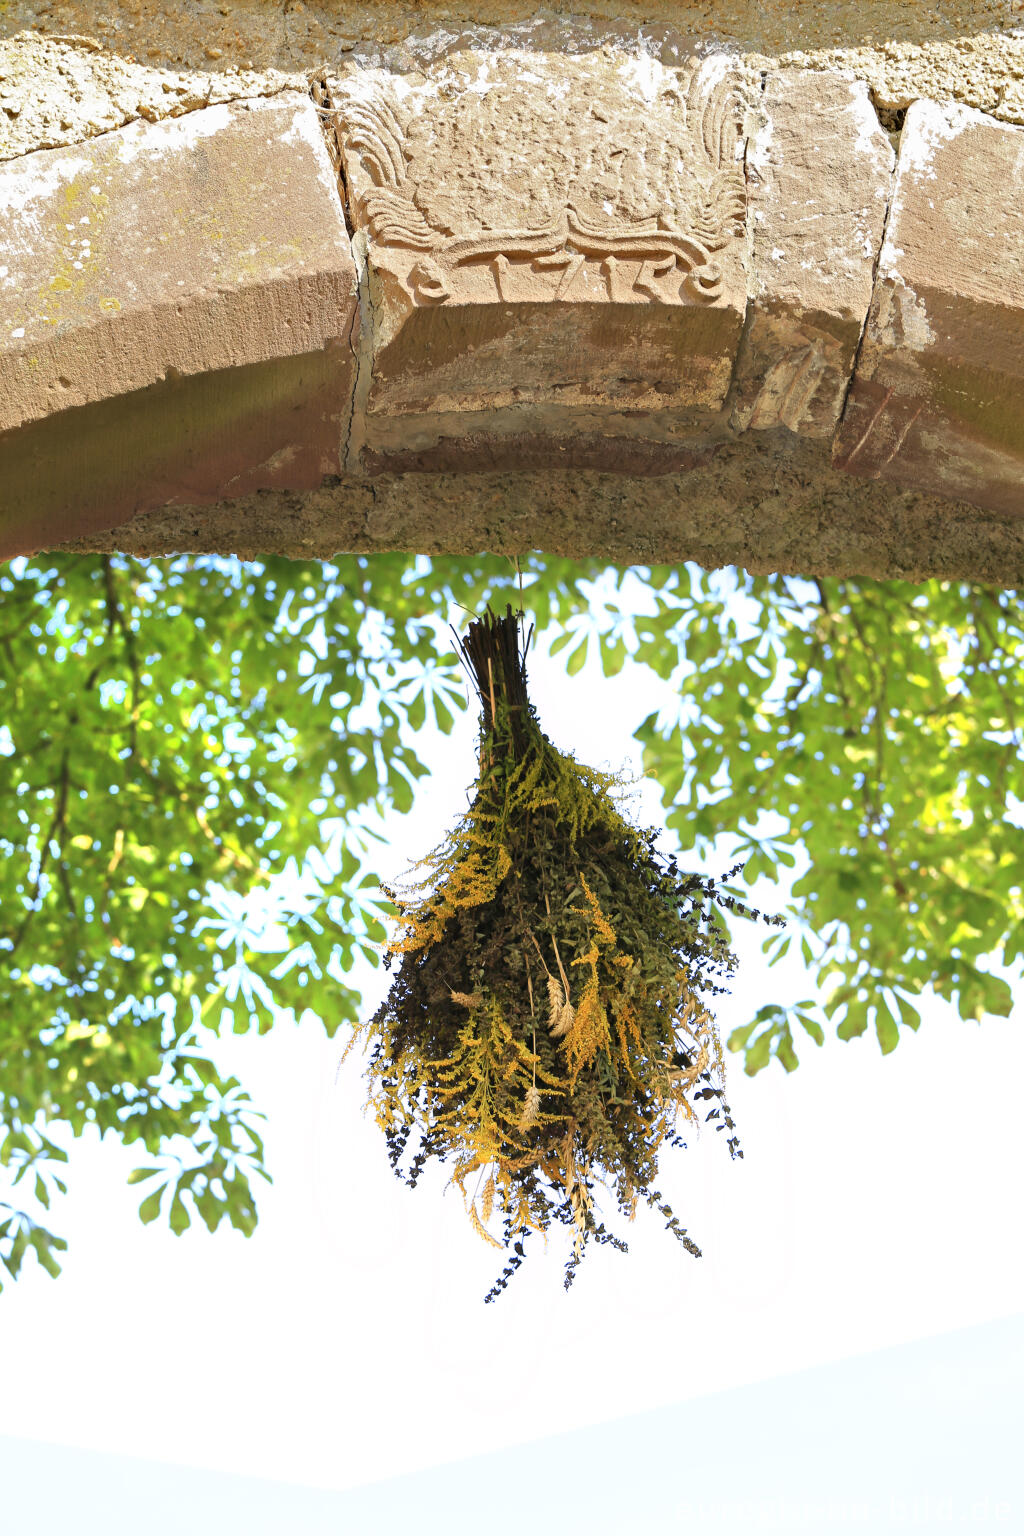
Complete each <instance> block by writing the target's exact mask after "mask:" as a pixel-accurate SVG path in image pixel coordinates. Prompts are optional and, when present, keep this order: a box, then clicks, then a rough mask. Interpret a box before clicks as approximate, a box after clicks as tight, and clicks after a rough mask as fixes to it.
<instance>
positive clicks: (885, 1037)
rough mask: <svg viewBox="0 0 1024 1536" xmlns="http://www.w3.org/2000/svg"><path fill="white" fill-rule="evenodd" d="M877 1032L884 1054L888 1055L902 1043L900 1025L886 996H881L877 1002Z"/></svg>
mask: <svg viewBox="0 0 1024 1536" xmlns="http://www.w3.org/2000/svg"><path fill="white" fill-rule="evenodd" d="M875 1034H876V1035H877V1036H878V1043H879V1045H880V1046H881V1047H882V1055H883V1056H888V1054H889V1052H890V1051H894V1050H895V1049H896V1047H897V1046H898V1045H899V1043H900V1031H899V1025H898V1024H897V1023H896V1020H895V1019H894V1018H893V1015H892V1010H891V1009H890V1007H889V1005H888V1003H887V1002H886V1000H885V998H884V997H879V998H878V1000H877V1002H876V1003H875Z"/></svg>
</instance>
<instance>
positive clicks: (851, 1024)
mask: <svg viewBox="0 0 1024 1536" xmlns="http://www.w3.org/2000/svg"><path fill="white" fill-rule="evenodd" d="M867 1027H868V1005H867V1003H866V1002H865V1001H863V1000H862V999H861V998H858V997H855V998H852V999H851V1000H850V1002H849V1003H848V1004H847V1008H846V1016H845V1018H844V1019H843V1022H842V1023H841V1024H840V1025H839V1028H838V1029H837V1030H836V1034H837V1035H838V1036H839V1038H840V1040H854V1039H856V1037H857V1036H858V1035H862V1034H863V1033H864V1031H865V1030H866V1029H867Z"/></svg>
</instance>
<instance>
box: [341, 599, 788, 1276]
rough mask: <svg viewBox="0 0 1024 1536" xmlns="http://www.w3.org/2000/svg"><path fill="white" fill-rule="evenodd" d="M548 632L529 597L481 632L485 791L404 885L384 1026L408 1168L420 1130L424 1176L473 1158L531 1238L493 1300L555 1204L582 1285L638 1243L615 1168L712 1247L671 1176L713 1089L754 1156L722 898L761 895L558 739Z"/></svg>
mask: <svg viewBox="0 0 1024 1536" xmlns="http://www.w3.org/2000/svg"><path fill="white" fill-rule="evenodd" d="M527 644H528V642H524V641H523V637H522V629H521V625H520V622H519V620H518V618H517V616H515V615H514V614H513V613H512V610H511V608H509V609H508V610H507V612H506V614H505V616H504V617H500V618H499V617H495V615H494V614H492V613H491V612H490V611H488V612H487V614H486V615H485V616H484V617H483V618H481V619H478V620H476V621H475V622H474V623H472V624H471V625H470V626H469V628H468V631H467V634H466V637H465V639H464V640H461V641H459V645H460V648H461V651H462V654H463V659H464V660H465V662H466V664H467V666H468V668H469V670H470V672H471V675H472V676H473V679H474V681H475V684H476V687H477V691H478V693H479V696H480V704H481V710H482V720H481V742H480V772H479V779H478V783H477V786H476V794H475V797H474V799H473V801H472V804H471V806H470V808H469V810H468V811H467V812H466V814H465V816H464V817H463V818H462V820H461V821H460V822H459V824H458V825H457V826H456V827H455V829H454V830H453V831H452V832H451V833H450V834H449V835H448V837H447V838H446V839H445V840H444V842H442V843H441V844H440V846H439V847H438V848H436V849H435V850H434V851H433V853H432V854H430V855H429V856H428V857H427V859H425V860H424V861H423V862H422V864H421V865H419V866H417V868H416V870H415V871H414V875H415V883H414V884H412V885H410V886H408V887H407V888H406V889H404V890H403V891H402V892H395V891H392V890H388V891H387V894H388V896H389V897H390V899H391V900H392V901H393V902H394V903H395V905H396V907H397V910H398V914H399V925H398V931H397V932H396V935H395V937H394V938H393V939H392V941H391V944H390V948H389V951H388V953H387V955H386V956H385V964H386V965H389V966H390V965H391V963H392V961H393V960H395V959H397V960H398V968H397V973H396V975H395V977H394V981H393V984H392V987H391V990H390V992H389V994H388V997H387V999H386V1000H385V1002H384V1003H383V1004H382V1006H381V1008H380V1009H379V1010H378V1012H377V1014H376V1015H375V1016H374V1018H373V1019H372V1020H371V1021H370V1023H369V1024H368V1025H367V1026H365V1029H366V1031H367V1033H368V1035H369V1038H370V1041H371V1043H372V1050H371V1054H370V1065H369V1071H368V1076H369V1081H370V1096H369V1102H370V1104H371V1105H372V1106H373V1108H374V1109H375V1111H376V1115H377V1120H378V1123H379V1124H380V1126H381V1128H382V1129H383V1131H384V1133H385V1136H386V1138H387V1142H388V1149H389V1156H390V1160H391V1164H392V1167H393V1168H395V1170H396V1172H399V1173H400V1170H401V1164H402V1160H403V1157H404V1156H405V1154H406V1152H407V1151H409V1150H412V1149H410V1148H409V1141H410V1138H411V1137H413V1135H414V1133H415V1137H416V1140H415V1141H414V1148H415V1155H414V1156H413V1158H412V1162H411V1166H410V1168H409V1172H408V1175H407V1177H408V1182H409V1183H410V1184H412V1185H415V1183H416V1181H417V1178H418V1176H419V1174H420V1172H421V1170H422V1169H423V1167H424V1166H425V1165H426V1163H427V1162H428V1160H430V1159H432V1158H436V1159H439V1160H441V1161H445V1162H449V1163H451V1165H452V1168H453V1172H452V1181H453V1182H454V1183H455V1184H456V1185H457V1186H458V1188H459V1189H460V1190H461V1192H462V1194H463V1197H464V1199H465V1200H466V1204H467V1210H468V1212H469V1216H470V1219H471V1221H472V1222H473V1224H474V1226H475V1227H476V1228H477V1230H478V1231H479V1232H480V1233H481V1235H482V1236H484V1237H485V1238H486V1239H487V1240H488V1241H489V1242H492V1243H494V1244H495V1246H497V1247H503V1248H504V1249H506V1250H507V1251H508V1253H509V1257H508V1263H507V1264H506V1267H505V1269H504V1271H503V1273H502V1275H501V1277H500V1278H499V1279H498V1281H497V1282H496V1283H495V1285H494V1287H493V1288H492V1290H491V1291H490V1292H489V1294H488V1297H487V1300H492V1299H493V1298H494V1297H495V1296H497V1295H498V1294H499V1293H500V1291H501V1290H503V1289H504V1287H505V1285H506V1284H507V1283H508V1280H509V1278H510V1277H511V1275H512V1274H513V1273H514V1272H515V1270H516V1269H517V1268H518V1267H519V1264H520V1263H521V1262H522V1259H523V1257H524V1251H525V1250H524V1243H525V1241H526V1240H527V1239H528V1238H529V1237H530V1235H531V1234H532V1233H534V1232H537V1231H539V1232H542V1233H546V1232H547V1230H548V1228H549V1227H550V1225H551V1223H552V1221H559V1222H562V1223H564V1224H565V1225H566V1226H567V1227H569V1228H570V1229H571V1233H572V1237H573V1244H572V1251H571V1254H570V1256H569V1259H568V1262H567V1265H566V1275H565V1283H566V1286H568V1285H570V1284H571V1283H572V1280H573V1277H574V1274H575V1270H576V1266H577V1265H578V1263H579V1260H580V1258H581V1256H582V1254H583V1252H584V1250H585V1248H586V1245H587V1243H588V1241H590V1240H591V1239H593V1240H594V1241H595V1242H597V1243H612V1244H613V1245H614V1246H615V1247H617V1248H620V1249H622V1250H623V1251H624V1250H625V1248H626V1244H625V1243H624V1242H623V1241H622V1240H621V1239H620V1238H618V1237H615V1236H613V1235H612V1234H611V1233H610V1232H609V1231H608V1230H607V1229H606V1227H605V1226H604V1224H603V1222H600V1221H599V1220H598V1217H597V1216H596V1215H595V1211H594V1201H593V1191H594V1184H595V1181H596V1180H600V1181H601V1182H603V1183H604V1184H606V1185H607V1186H608V1187H609V1188H610V1189H611V1190H612V1191H613V1192H614V1195H615V1199H616V1203H617V1206H618V1209H619V1210H620V1212H622V1213H623V1214H624V1215H625V1216H627V1217H628V1218H630V1219H631V1218H632V1217H633V1215H634V1213H635V1210H636V1206H637V1201H638V1198H639V1197H641V1196H642V1197H643V1198H644V1199H645V1200H646V1201H647V1202H648V1203H649V1204H650V1205H652V1206H654V1207H655V1208H656V1209H658V1210H659V1211H660V1212H661V1213H662V1215H663V1216H664V1217H665V1218H666V1223H667V1225H668V1226H669V1228H670V1229H671V1230H672V1231H673V1232H674V1233H675V1235H676V1236H677V1238H678V1239H679V1240H680V1241H681V1242H682V1243H683V1245H684V1246H685V1247H686V1248H687V1249H688V1250H689V1252H691V1253H693V1254H695V1255H698V1256H699V1252H700V1250H699V1249H698V1248H697V1246H696V1245H695V1244H694V1243H693V1242H692V1240H691V1239H690V1238H689V1237H688V1236H687V1234H686V1232H685V1230H684V1229H683V1228H682V1227H680V1225H679V1223H678V1222H677V1221H676V1218H675V1216H674V1215H673V1213H672V1211H671V1209H670V1207H669V1206H668V1205H667V1204H666V1203H665V1202H664V1201H663V1200H662V1198H661V1195H660V1193H659V1192H658V1190H657V1189H655V1188H654V1187H653V1186H654V1184H655V1181H656V1177H657V1166H658V1163H657V1160H658V1153H659V1151H660V1149H661V1147H662V1145H663V1144H664V1143H665V1142H666V1141H668V1142H670V1143H672V1144H680V1145H681V1144H682V1143H680V1142H679V1138H678V1135H677V1134H676V1132H677V1127H678V1123H679V1119H680V1117H682V1119H683V1120H684V1121H690V1122H692V1121H695V1120H696V1118H697V1114H698V1111H697V1108H696V1101H698V1100H703V1101H705V1104H706V1105H707V1106H708V1107H707V1108H706V1109H705V1111H704V1118H705V1119H711V1120H714V1121H717V1126H718V1129H720V1130H721V1129H725V1130H726V1132H727V1142H728V1146H729V1150H730V1152H731V1154H732V1155H733V1156H742V1153H741V1152H740V1151H739V1144H738V1141H737V1139H736V1136H735V1129H734V1125H733V1121H732V1117H731V1115H730V1113H729V1108H728V1105H727V1104H726V1103H725V1100H724V1096H723V1093H724V1090H723V1081H722V1052H721V1046H720V1042H719V1038H718V1033H717V1030H716V1028H715V1023H714V1020H713V1018H712V1016H711V1014H710V1012H709V1011H708V1007H707V1005H706V1002H705V999H706V998H708V997H710V996H713V995H714V994H715V993H717V992H720V991H722V990H723V986H722V982H723V979H724V978H725V977H727V976H728V975H729V974H730V973H731V971H732V969H733V967H734V963H735V962H734V957H733V956H732V954H731V953H730V951H729V949H728V946H727V942H726V930H725V925H724V922H723V921H722V918H721V910H720V909H721V908H723V907H726V908H729V909H732V910H739V911H741V912H743V913H744V915H748V916H759V915H760V914H757V913H754V912H752V911H750V910H749V909H746V908H742V907H740V905H739V903H738V902H736V901H735V899H734V898H731V897H729V896H727V895H725V894H723V893H722V892H721V891H720V890H719V889H718V887H717V886H716V884H715V882H714V881H711V880H706V879H703V878H701V877H697V876H694V875H686V874H684V873H682V872H681V871H680V870H679V868H678V866H677V864H676V861H675V859H674V858H672V857H669V856H664V855H662V854H660V853H659V852H658V851H657V849H656V846H655V842H656V834H655V833H654V832H651V831H640V830H638V829H637V828H635V827H634V826H632V825H631V824H630V823H629V822H628V821H627V820H626V819H625V818H624V817H623V816H622V814H621V813H620V811H619V810H618V808H617V806H616V804H615V800H614V798H613V794H614V791H615V790H616V789H617V788H618V787H619V780H617V779H616V778H615V776H614V775H611V774H604V773H601V772H598V771H597V770H595V769H592V768H585V767H583V766H581V765H580V764H578V763H576V762H575V760H574V759H573V758H572V757H569V756H566V755H565V754H563V753H561V752H559V751H557V750H556V748H555V747H554V746H553V745H552V744H551V742H550V741H549V740H548V739H547V737H546V736H545V735H544V734H543V732H542V731H541V729H540V725H539V723H538V720H537V716H536V713H535V711H534V709H533V706H532V705H531V703H530V701H529V698H528V696H527V691H526V648H527ZM470 1178H475V1188H474V1190H473V1193H472V1194H470V1193H469V1192H468V1191H467V1181H468V1180H469V1179H470ZM495 1212H497V1213H500V1216H501V1219H502V1237H501V1239H500V1240H499V1239H498V1238H496V1237H495V1236H494V1235H493V1234H492V1233H491V1232H490V1231H489V1230H488V1223H489V1222H490V1221H491V1219H492V1216H493V1215H494V1213H495Z"/></svg>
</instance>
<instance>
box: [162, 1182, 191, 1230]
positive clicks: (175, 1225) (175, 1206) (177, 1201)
mask: <svg viewBox="0 0 1024 1536" xmlns="http://www.w3.org/2000/svg"><path fill="white" fill-rule="evenodd" d="M168 1220H169V1222H170V1227H171V1231H172V1232H173V1233H174V1235H175V1237H180V1236H181V1234H182V1233H183V1232H184V1231H186V1230H187V1228H188V1227H189V1226H191V1224H192V1218H191V1217H190V1216H189V1214H188V1211H187V1210H186V1209H185V1202H184V1201H183V1200H182V1198H181V1194H180V1191H179V1190H175V1192H174V1198H173V1200H172V1201H171V1209H170V1211H169V1213H168Z"/></svg>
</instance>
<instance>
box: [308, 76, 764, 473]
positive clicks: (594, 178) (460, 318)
mask: <svg viewBox="0 0 1024 1536" xmlns="http://www.w3.org/2000/svg"><path fill="white" fill-rule="evenodd" d="M335 93H336V94H335V105H336V107H337V110H338V124H339V138H340V142H341V146H342V155H343V162H344V167H345V174H346V179H347V182H348V186H349V189H350V193H351V200H352V217H353V221H354V223H355V225H356V228H357V230H358V231H361V232H362V234H363V236H364V238H365V241H366V251H367V260H368V269H369V270H368V282H369V292H370V298H371V302H372V312H373V354H374V355H373V377H372V383H371V385H370V389H369V394H368V399H367V421H366V437H367V444H368V446H369V447H370V448H371V449H372V448H373V447H374V446H375V444H379V445H381V446H388V445H390V446H395V447H398V446H401V445H402V444H403V438H402V436H401V434H402V433H403V432H404V433H405V434H406V438H405V441H406V442H408V441H409V440H411V439H410V433H411V434H412V437H413V438H414V437H415V433H416V431H417V430H418V429H419V428H421V427H422V425H423V424H424V422H429V421H431V420H433V421H436V422H438V423H440V424H443V423H444V422H445V420H446V419H447V421H448V429H453V430H458V429H459V428H460V427H461V429H462V430H464V431H465V430H469V429H470V428H469V423H470V418H471V416H472V414H473V413H476V412H482V411H487V412H488V413H489V419H488V421H487V422H486V423H485V424H484V425H485V426H486V428H487V430H488V431H489V432H493V431H495V430H496V429H497V430H498V431H499V432H500V431H501V430H502V418H501V416H500V414H498V415H496V414H495V413H501V412H503V411H507V410H509V409H511V410H513V411H515V410H517V409H519V408H522V407H535V406H550V407H557V408H560V409H562V410H566V409H568V410H576V411H580V410H584V411H586V412H588V413H591V418H590V419H591V421H592V414H593V413H595V412H596V413H597V414H598V417H599V419H600V413H601V412H609V411H611V412H622V411H637V410H645V411H650V410H657V409H661V408H665V407H668V408H679V407H704V408H710V409H712V410H717V409H718V408H720V407H721V405H722V403H723V401H724V399H725V395H726V392H727V390H728V387H729V383H730V380H731V376H732V369H733V363H734V358H735V352H736V347H737V344H738V339H739V334H740V329H741V326H742V322H743V315H744V312H745V308H746V278H745V273H744V270H743V242H742V240H741V238H739V237H740V234H741V231H742V228H743V217H744V204H745V190H744V182H743V175H742V165H741V161H740V150H741V141H740V138H739V132H740V122H739V105H738V101H737V94H736V90H735V86H734V80H733V77H732V75H731V74H730V72H729V68H728V67H727V62H726V60H725V59H724V58H722V57H717V58H712V59H709V60H707V61H705V62H703V63H698V62H697V61H695V60H689V61H687V62H686V63H685V64H684V65H682V66H681V67H678V68H675V67H672V68H668V67H665V66H663V65H661V64H660V63H658V62H657V61H655V60H653V59H649V58H647V57H642V58H636V57H630V56H628V55H627V54H625V53H619V52H616V51H614V50H612V49H610V48H609V49H602V50H601V51H599V52H593V53H590V54H586V55H579V56H565V55H560V56H550V55H545V54H543V53H535V52H527V51H525V50H515V49H509V50H506V51H504V52H502V53H500V54H496V53H491V54H488V53H486V52H483V51H473V50H466V51H462V52H456V53H453V54H449V55H448V56H447V57H446V58H445V59H443V60H442V61H440V62H439V63H436V64H434V65H431V66H430V68H429V70H428V71H427V73H426V74H420V75H414V76H408V77H406V76H397V75H391V74H389V73H387V72H386V71H384V70H380V69H365V70H358V69H354V70H352V71H351V72H350V73H349V74H348V75H346V76H345V78H344V79H343V80H342V81H340V82H338V83H337V84H336V86H335ZM357 239H358V236H357ZM385 413H387V416H388V417H390V418H391V422H390V423H389V422H387V421H385V420H384V419H383V418H384V414H385ZM453 416H454V418H455V421H454V424H453V423H452V420H451V418H452V417H453ZM395 418H399V419H398V420H397V421H396V420H395ZM401 418H405V420H404V421H403V420H402V419H401ZM417 418H418V421H417ZM506 426H507V428H508V430H510V431H511V430H513V427H514V424H513V423H512V421H511V418H506Z"/></svg>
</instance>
